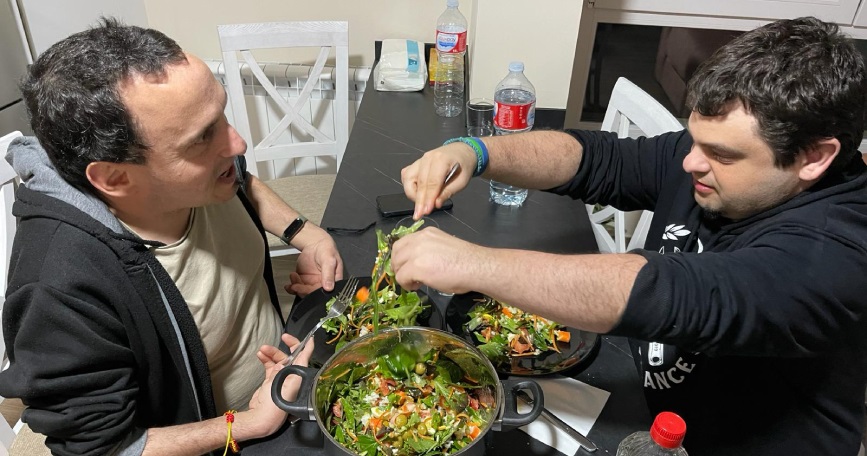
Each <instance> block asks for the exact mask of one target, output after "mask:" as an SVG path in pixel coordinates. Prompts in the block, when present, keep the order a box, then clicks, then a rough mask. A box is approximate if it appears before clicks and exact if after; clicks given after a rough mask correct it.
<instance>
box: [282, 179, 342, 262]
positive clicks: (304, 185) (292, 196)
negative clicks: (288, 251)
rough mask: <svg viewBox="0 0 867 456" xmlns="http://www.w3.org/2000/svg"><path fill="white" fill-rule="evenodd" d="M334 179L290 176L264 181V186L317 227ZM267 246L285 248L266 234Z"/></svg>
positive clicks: (323, 213) (320, 221) (323, 212)
mask: <svg viewBox="0 0 867 456" xmlns="http://www.w3.org/2000/svg"><path fill="white" fill-rule="evenodd" d="M336 178H337V175H336V174H312V175H307V176H291V177H282V178H279V179H273V180H269V181H265V185H267V186H268V187H270V188H271V190H274V193H276V194H277V195H279V196H280V198H282V199H283V201H286V203H288V204H289V205H290V206H292V208H294V209H295V210H296V211H298V212H300V213H301V214H304V216H305V217H307V219H308V220H310V221H311V222H313V223H315V224H317V225H319V224H320V223H322V216H323V215H325V206H326V205H327V204H328V198H329V197H330V196H331V189H332V188H333V187H334V180H335V179H336ZM268 246H269V247H271V248H275V247H285V246H286V244H284V243H283V241H281V240H280V239H279V238H278V237H277V236H274V235H273V234H271V233H268Z"/></svg>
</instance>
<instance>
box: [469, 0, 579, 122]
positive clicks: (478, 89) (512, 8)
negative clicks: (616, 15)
mask: <svg viewBox="0 0 867 456" xmlns="http://www.w3.org/2000/svg"><path fill="white" fill-rule="evenodd" d="M582 3H583V2H582V1H580V0H545V1H543V2H529V1H526V0H476V5H475V15H474V18H475V23H472V22H471V23H470V40H471V42H470V45H471V46H472V49H473V50H474V51H471V52H470V58H471V61H470V72H471V73H470V74H471V76H470V96H472V97H485V98H493V97H494V88H495V87H496V86H497V83H498V82H499V81H500V80H501V79H503V78H504V77H505V76H506V74H507V73H508V66H509V62H510V61H513V60H521V61H523V62H524V67H525V69H524V74H525V75H526V76H527V78H528V79H529V80H530V82H532V83H533V85H534V86H535V87H536V106H537V107H540V108H556V109H564V108H565V107H566V100H567V98H568V93H569V83H570V79H571V77H572V62H573V61H574V58H575V44H576V43H577V39H578V24H579V22H580V20H581V6H582ZM462 9H463V8H462ZM582 90H583V88H582Z"/></svg>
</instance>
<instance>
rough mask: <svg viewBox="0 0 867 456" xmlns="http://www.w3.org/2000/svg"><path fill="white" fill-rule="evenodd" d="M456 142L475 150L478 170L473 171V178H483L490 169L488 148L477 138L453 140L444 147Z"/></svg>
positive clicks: (445, 143)
mask: <svg viewBox="0 0 867 456" xmlns="http://www.w3.org/2000/svg"><path fill="white" fill-rule="evenodd" d="M455 142H462V143H464V144H466V145H468V146H470V147H472V148H473V152H475V153H476V169H475V171H473V177H475V176H481V175H482V173H483V172H485V169H487V168H488V146H486V145H485V143H484V142H483V141H482V140H481V139H480V138H476V137H463V138H452V139H449V140H448V141H446V142H444V143H443V145H444V146H445V145H448V144H451V143H455Z"/></svg>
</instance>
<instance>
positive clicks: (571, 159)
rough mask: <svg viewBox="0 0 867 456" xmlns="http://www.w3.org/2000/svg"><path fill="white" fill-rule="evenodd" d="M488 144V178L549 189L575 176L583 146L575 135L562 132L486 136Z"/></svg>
mask: <svg viewBox="0 0 867 456" xmlns="http://www.w3.org/2000/svg"><path fill="white" fill-rule="evenodd" d="M483 141H484V143H485V145H486V146H487V147H488V155H489V159H488V168H487V171H485V173H484V174H483V176H484V177H486V178H488V179H494V180H498V181H502V182H507V183H510V184H513V185H517V186H520V187H524V188H537V189H546V188H552V187H556V186H558V185H561V184H563V183H565V182H567V181H569V179H571V178H573V177H574V176H575V173H576V172H577V171H578V166H579V165H580V164H581V156H582V148H581V143H579V142H578V141H577V140H576V139H575V138H574V137H573V136H571V135H569V134H568V133H563V132H558V131H534V132H529V133H522V134H517V135H508V136H491V137H486V138H483Z"/></svg>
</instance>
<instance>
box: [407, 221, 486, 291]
mask: <svg viewBox="0 0 867 456" xmlns="http://www.w3.org/2000/svg"><path fill="white" fill-rule="evenodd" d="M487 251H488V249H485V248H484V247H480V246H478V245H475V244H471V243H469V242H466V241H463V240H460V239H458V238H456V237H454V236H451V235H449V234H446V233H445V232H443V231H441V230H439V229H437V228H433V227H431V228H425V229H423V230H419V231H418V232H416V233H413V234H410V235H407V236H404V237H402V238H401V239H399V240H398V241H397V242H395V243H394V250H393V251H392V254H391V267H392V268H393V269H394V277H395V279H396V280H397V283H399V284H400V286H401V287H403V288H406V289H409V290H415V289H418V288H419V287H420V286H421V284H425V285H428V286H430V287H431V288H435V289H437V290H440V291H443V292H446V293H466V292H468V291H471V290H473V289H474V288H473V285H474V282H473V281H474V280H475V279H477V278H482V277H489V276H490V275H491V274H492V273H493V272H492V271H490V270H489V269H492V268H493V265H492V264H491V263H490V261H489V260H490V259H489V258H487V257H486V252H487Z"/></svg>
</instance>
